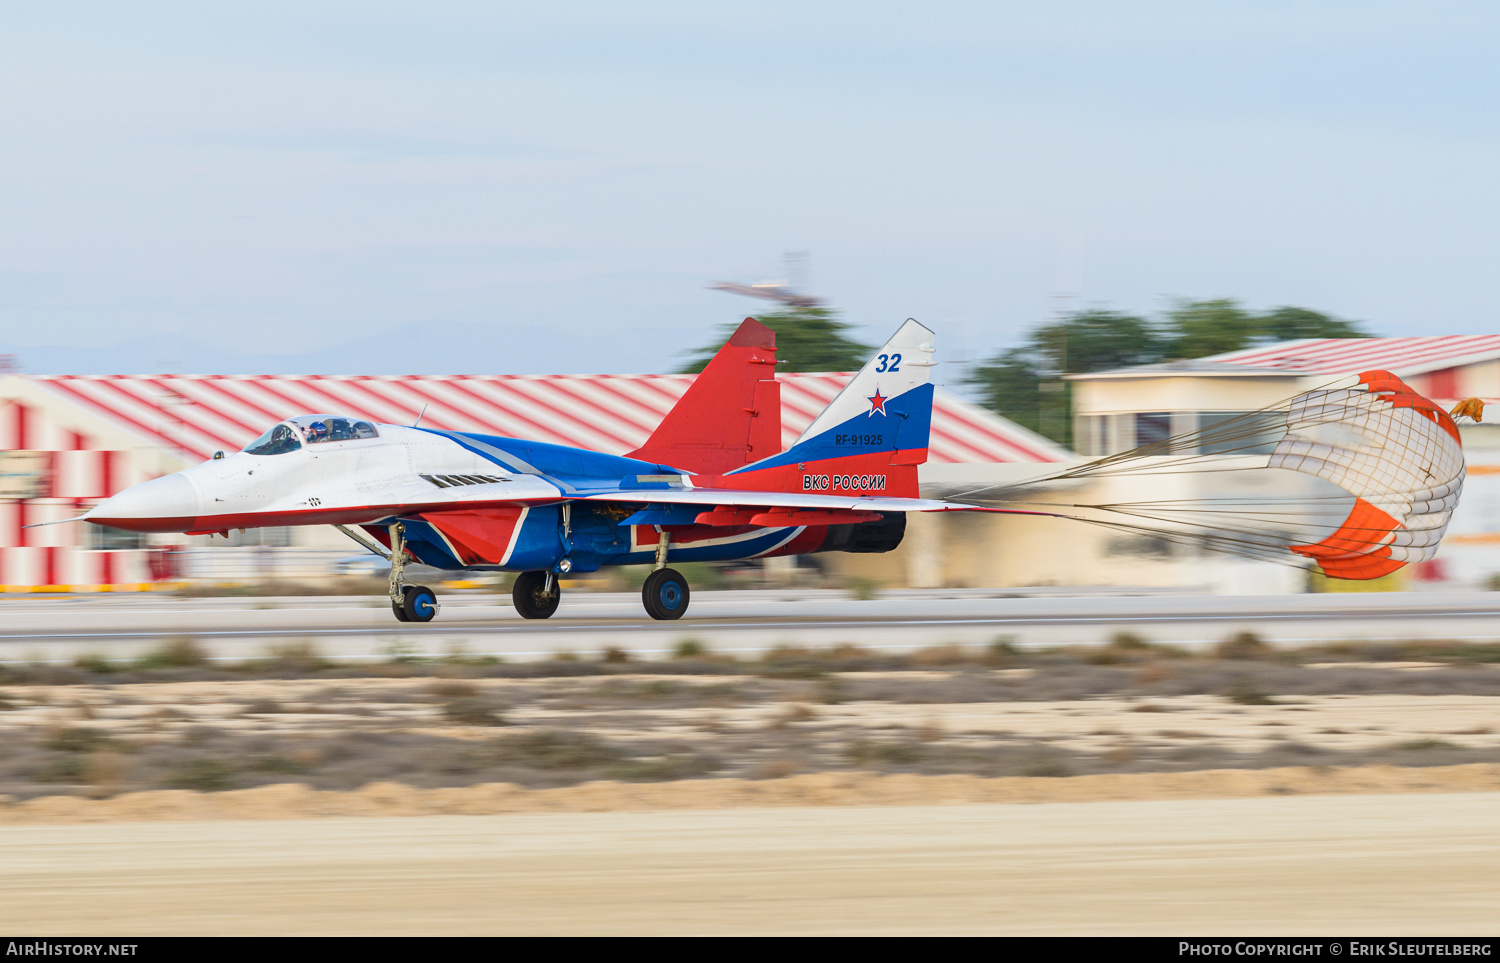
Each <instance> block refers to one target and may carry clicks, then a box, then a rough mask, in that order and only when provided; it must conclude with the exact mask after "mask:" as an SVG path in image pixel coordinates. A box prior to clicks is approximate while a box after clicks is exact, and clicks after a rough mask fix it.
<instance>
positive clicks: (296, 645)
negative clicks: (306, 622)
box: [268, 639, 328, 672]
mask: <svg viewBox="0 0 1500 963" xmlns="http://www.w3.org/2000/svg"><path fill="white" fill-rule="evenodd" d="M268 661H269V662H270V668H272V669H274V670H280V671H283V672H288V671H290V672H317V671H319V670H320V669H326V668H328V661H327V660H326V659H324V658H323V656H322V655H321V654H319V652H318V647H317V646H316V645H314V644H313V643H312V641H311V640H309V639H297V640H296V641H293V642H286V643H283V644H281V645H273V646H271V647H270V650H269V659H268Z"/></svg>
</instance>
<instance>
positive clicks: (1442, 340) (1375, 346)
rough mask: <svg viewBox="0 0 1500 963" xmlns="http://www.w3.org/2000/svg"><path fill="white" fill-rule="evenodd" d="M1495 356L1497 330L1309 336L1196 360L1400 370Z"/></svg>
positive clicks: (1323, 369)
mask: <svg viewBox="0 0 1500 963" xmlns="http://www.w3.org/2000/svg"><path fill="white" fill-rule="evenodd" d="M1495 358H1500V335H1496V334H1476V335H1456V334H1455V335H1439V336H1436V337H1430V338H1309V339H1307V340H1303V341H1282V342H1280V343H1279V344H1271V345H1266V346H1264V347H1260V348H1245V349H1243V350H1240V351H1230V352H1228V353H1226V354H1216V355H1213V356H1211V357H1207V358H1201V359H1199V360H1201V361H1211V362H1219V363H1222V364H1238V365H1248V366H1250V367H1254V368H1277V369H1280V370H1283V371H1295V372H1306V373H1307V374H1319V375H1332V374H1352V373H1355V372H1360V371H1369V370H1371V369H1374V368H1383V369H1385V370H1387V371H1392V372H1395V373H1396V374H1397V375H1401V376H1405V375H1413V374H1422V373H1425V372H1428V371H1436V370H1439V369H1442V368H1451V367H1456V366H1458V365H1465V364H1474V363H1475V362H1478V361H1490V360H1493V359H1495Z"/></svg>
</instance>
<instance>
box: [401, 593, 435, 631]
mask: <svg viewBox="0 0 1500 963" xmlns="http://www.w3.org/2000/svg"><path fill="white" fill-rule="evenodd" d="M401 596H402V600H401V612H402V614H403V615H405V616H406V621H408V622H431V621H432V617H433V616H435V615H437V614H438V601H437V596H436V595H434V594H433V592H432V589H430V588H428V587H427V586H425V585H408V586H406V587H405V588H403V589H402V590H401Z"/></svg>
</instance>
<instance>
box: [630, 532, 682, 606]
mask: <svg viewBox="0 0 1500 963" xmlns="http://www.w3.org/2000/svg"><path fill="white" fill-rule="evenodd" d="M670 541H671V536H670V535H668V534H667V533H666V532H662V533H661V541H660V542H658V543H657V546H656V571H654V572H652V573H651V574H650V575H648V576H646V584H645V585H642V586H641V603H642V604H643V605H645V606H646V614H647V615H649V616H651V617H652V618H653V619H657V620H660V621H672V620H674V619H680V618H682V614H683V613H684V612H686V611H687V607H688V597H689V595H690V594H691V593H690V592H689V591H688V583H687V579H685V578H683V577H682V573H681V572H678V571H677V570H675V569H670V568H667V549H668V547H669V543H670Z"/></svg>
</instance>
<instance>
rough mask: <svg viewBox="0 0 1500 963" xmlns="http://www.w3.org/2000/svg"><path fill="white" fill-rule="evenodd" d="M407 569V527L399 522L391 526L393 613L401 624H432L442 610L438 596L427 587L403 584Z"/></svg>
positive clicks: (391, 593) (391, 594)
mask: <svg viewBox="0 0 1500 963" xmlns="http://www.w3.org/2000/svg"><path fill="white" fill-rule="evenodd" d="M405 568H406V527H405V526H404V525H402V524H401V523H400V522H397V523H396V524H394V525H392V526H391V587H390V597H391V611H392V612H393V613H395V616H396V620H397V621H400V622H431V621H432V619H433V617H434V616H436V615H437V614H438V609H439V608H440V606H439V605H438V600H437V595H436V593H434V592H433V591H432V589H430V588H428V587H427V586H425V585H404V584H402V582H401V575H402V573H403V571H404V570H405Z"/></svg>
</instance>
